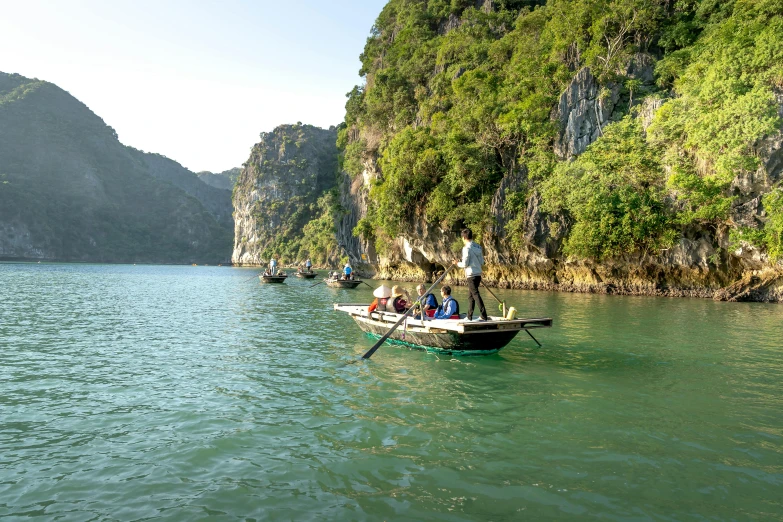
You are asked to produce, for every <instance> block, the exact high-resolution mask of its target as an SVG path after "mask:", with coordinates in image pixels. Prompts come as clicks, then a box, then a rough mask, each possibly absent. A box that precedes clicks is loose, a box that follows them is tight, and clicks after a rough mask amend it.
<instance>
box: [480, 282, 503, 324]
mask: <svg viewBox="0 0 783 522" xmlns="http://www.w3.org/2000/svg"><path fill="white" fill-rule="evenodd" d="M481 284H482V285H484V288H486V289H487V292H489V293H490V294H492V297H494V298H495V299H497V300H498V303H500V304H501V305H503V317H506V302H505V301H501V300H500V299H498V296H496V295H495V293H494V292H493V291H492V290H490V289H489V287H488V286H487V285H486V284H485V283H484V281H482V282H481Z"/></svg>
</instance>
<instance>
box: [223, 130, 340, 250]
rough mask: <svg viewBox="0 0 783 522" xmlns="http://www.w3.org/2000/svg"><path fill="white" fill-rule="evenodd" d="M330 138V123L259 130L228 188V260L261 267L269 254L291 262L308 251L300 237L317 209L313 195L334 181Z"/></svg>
mask: <svg viewBox="0 0 783 522" xmlns="http://www.w3.org/2000/svg"><path fill="white" fill-rule="evenodd" d="M336 137H337V131H336V129H335V128H334V127H332V128H330V129H320V128H317V127H313V126H311V125H302V124H296V125H281V126H279V127H277V128H276V129H275V130H274V131H272V132H264V133H262V134H261V141H260V142H258V143H257V144H256V145H255V146H254V147H253V150H252V151H251V153H250V158H249V159H248V160H247V162H246V163H245V164H244V166H243V168H242V172H241V173H240V175H239V178H238V180H237V184H236V187H235V188H234V198H233V202H234V220H235V223H236V225H235V233H234V253H233V255H232V261H233V263H234V264H237V265H264V264H266V263H268V262H269V258H270V256H272V255H276V256H279V257H280V258H281V262H283V263H293V262H296V261H303V259H300V257H306V256H308V255H313V253H310V252H308V251H307V248H305V247H304V245H303V242H302V241H303V238H304V237H305V235H306V231H305V226H306V225H308V223H310V222H312V221H314V220H316V218H317V217H318V216H319V211H321V210H322V209H321V208H319V204H318V203H319V198H323V197H324V194H326V193H328V191H329V190H330V189H332V188H334V187H335V185H336V179H337V178H336V175H337V147H336V145H335V141H336ZM311 228H312V227H311ZM313 233H314V234H315V233H316V232H315V231H314V232H313ZM328 234H332V231H331V223H329V231H328ZM330 254H331V255H332V256H334V255H336V252H331V253H330Z"/></svg>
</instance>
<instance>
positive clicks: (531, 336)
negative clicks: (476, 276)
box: [481, 281, 541, 346]
mask: <svg viewBox="0 0 783 522" xmlns="http://www.w3.org/2000/svg"><path fill="white" fill-rule="evenodd" d="M481 284H482V285H484V288H486V289H487V292H489V293H490V294H492V297H494V298H495V299H497V300H498V303H500V304H501V305H503V317H505V316H506V302H505V301H501V300H500V299H499V298H498V296H496V295H495V293H494V292H493V291H492V290H490V289H489V287H488V286H487V285H486V284H484V281H482V282H481ZM525 333H526V334H528V335H529V336H530V338H531V339H533V340H534V341H535V342H536V344H537V345H538V346H541V343H540V342H538V339H536V338H535V337H533V334H532V333H530V332H529V331H528V330H527V329H525Z"/></svg>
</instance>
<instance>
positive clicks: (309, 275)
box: [296, 270, 318, 279]
mask: <svg viewBox="0 0 783 522" xmlns="http://www.w3.org/2000/svg"><path fill="white" fill-rule="evenodd" d="M317 275H318V274H316V273H315V272H313V271H312V270H311V271H309V272H297V273H296V277H300V278H302V279H313V278H314V277H315V276H317Z"/></svg>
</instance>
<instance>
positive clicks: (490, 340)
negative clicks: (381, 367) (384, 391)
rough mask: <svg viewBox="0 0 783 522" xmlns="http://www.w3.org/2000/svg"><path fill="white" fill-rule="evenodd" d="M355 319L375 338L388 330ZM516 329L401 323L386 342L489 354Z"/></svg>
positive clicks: (440, 351) (509, 339) (510, 338)
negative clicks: (460, 329) (471, 330)
mask: <svg viewBox="0 0 783 522" xmlns="http://www.w3.org/2000/svg"><path fill="white" fill-rule="evenodd" d="M354 320H355V321H356V324H358V325H359V328H361V329H362V330H363V331H364V332H366V333H367V334H368V335H370V336H371V337H373V338H375V339H380V338H381V337H383V336H384V335H385V334H386V332H388V331H389V325H387V324H373V323H369V322H366V321H361V320H359V319H357V318H356V317H354ZM517 333H519V330H513V331H501V332H493V333H482V334H480V335H479V334H471V335H466V334H459V333H457V332H451V331H445V330H444V331H443V332H442V333H436V332H420V331H414V330H413V329H411V328H409V329H408V330H404V329H403V327H402V326H400V327H399V328H397V329H396V330H395V331H394V332H392V334H391V335H390V336H389V339H388V340H387V342H389V343H391V344H401V345H404V346H410V347H413V348H419V349H422V350H428V351H434V352H439V353H448V354H458V355H489V354H493V353H497V352H499V351H500V350H501V349H503V348H504V347H505V346H506V345H507V344H508V343H510V342H511V340H512V339H514V337H516V335H517Z"/></svg>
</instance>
